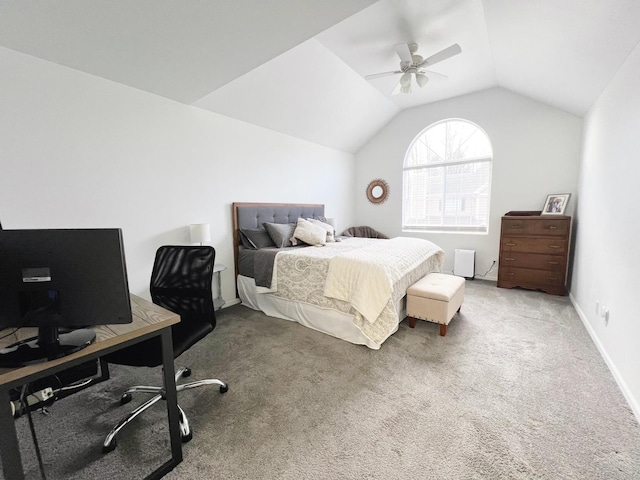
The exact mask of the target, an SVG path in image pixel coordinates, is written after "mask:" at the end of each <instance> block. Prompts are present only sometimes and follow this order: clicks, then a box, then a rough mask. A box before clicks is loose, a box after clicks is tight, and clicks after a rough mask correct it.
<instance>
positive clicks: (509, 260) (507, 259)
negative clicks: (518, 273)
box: [505, 257, 516, 262]
mask: <svg viewBox="0 0 640 480" xmlns="http://www.w3.org/2000/svg"><path fill="white" fill-rule="evenodd" d="M505 260H506V261H507V262H515V260H516V259H515V258H511V257H505Z"/></svg>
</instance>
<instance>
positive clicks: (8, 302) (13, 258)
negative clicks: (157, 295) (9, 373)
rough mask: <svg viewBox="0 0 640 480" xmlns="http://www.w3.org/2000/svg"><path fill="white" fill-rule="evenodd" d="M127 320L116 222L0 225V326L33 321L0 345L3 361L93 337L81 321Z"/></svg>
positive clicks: (79, 344) (30, 357)
mask: <svg viewBox="0 0 640 480" xmlns="http://www.w3.org/2000/svg"><path fill="white" fill-rule="evenodd" d="M131 321H132V317H131V303H130V298H129V285H128V281H127V271H126V264H125V257H124V248H123V242H122V231H121V230H120V229H117V228H113V229H66V230H63V229H48V230H2V231H0V330H3V329H7V328H21V327H38V336H37V337H34V338H30V339H28V340H23V341H21V342H18V343H16V344H13V345H11V346H9V347H6V348H4V349H2V350H0V367H18V366H24V365H29V364H32V363H38V362H43V361H46V360H51V359H54V358H59V357H62V356H65V355H68V354H70V353H73V352H76V351H78V350H80V349H82V348H84V347H86V346H88V345H90V344H91V343H92V342H93V341H94V340H95V332H94V331H93V330H91V329H87V328H83V327H89V326H92V325H104V324H112V323H129V322H131ZM5 332H7V330H5ZM3 334H4V332H3Z"/></svg>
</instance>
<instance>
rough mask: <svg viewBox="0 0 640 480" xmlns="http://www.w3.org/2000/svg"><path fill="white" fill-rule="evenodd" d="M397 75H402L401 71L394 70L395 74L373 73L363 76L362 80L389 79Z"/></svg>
mask: <svg viewBox="0 0 640 480" xmlns="http://www.w3.org/2000/svg"><path fill="white" fill-rule="evenodd" d="M399 73H402V70H396V71H395V72H382V73H373V74H371V75H365V76H364V78H366V79H367V80H372V79H374V78H382V77H390V76H391V75H397V74H399Z"/></svg>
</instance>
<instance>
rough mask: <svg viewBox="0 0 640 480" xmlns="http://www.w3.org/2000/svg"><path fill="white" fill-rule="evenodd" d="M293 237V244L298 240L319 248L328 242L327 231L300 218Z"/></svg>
mask: <svg viewBox="0 0 640 480" xmlns="http://www.w3.org/2000/svg"><path fill="white" fill-rule="evenodd" d="M293 237H294V238H293V239H292V242H294V241H296V239H297V240H300V241H302V242H304V243H307V244H309V245H315V246H319V245H324V244H325V243H326V242H327V231H326V230H325V229H324V228H322V227H321V226H319V225H315V224H313V223H311V222H310V221H308V220H305V219H304V218H299V219H298V224H297V225H296V229H295V230H294V232H293ZM296 243H297V242H296Z"/></svg>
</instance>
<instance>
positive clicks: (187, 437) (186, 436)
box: [181, 428, 193, 443]
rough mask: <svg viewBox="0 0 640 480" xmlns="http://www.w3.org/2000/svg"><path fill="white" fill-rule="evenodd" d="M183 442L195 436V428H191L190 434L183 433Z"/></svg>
mask: <svg viewBox="0 0 640 480" xmlns="http://www.w3.org/2000/svg"><path fill="white" fill-rule="evenodd" d="M181 438H182V443H187V442H189V441H191V439H192V438H193V428H190V429H189V435H182V437H181Z"/></svg>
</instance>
